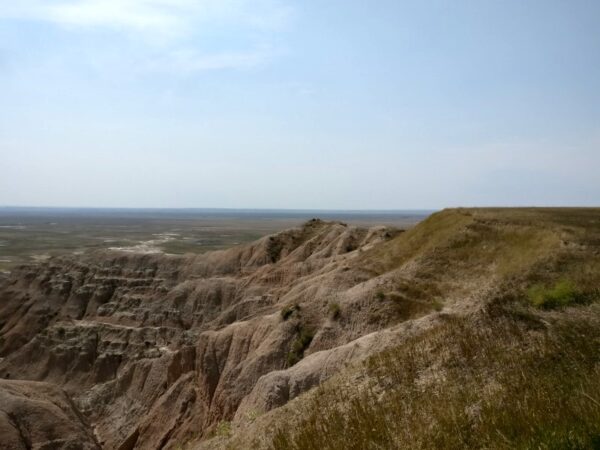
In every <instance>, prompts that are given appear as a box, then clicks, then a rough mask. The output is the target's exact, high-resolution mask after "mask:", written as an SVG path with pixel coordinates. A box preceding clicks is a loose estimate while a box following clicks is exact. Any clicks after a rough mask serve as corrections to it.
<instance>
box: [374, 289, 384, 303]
mask: <svg viewBox="0 0 600 450" xmlns="http://www.w3.org/2000/svg"><path fill="white" fill-rule="evenodd" d="M375 298H376V299H377V300H379V301H383V300H385V292H383V291H377V292H376V293H375Z"/></svg>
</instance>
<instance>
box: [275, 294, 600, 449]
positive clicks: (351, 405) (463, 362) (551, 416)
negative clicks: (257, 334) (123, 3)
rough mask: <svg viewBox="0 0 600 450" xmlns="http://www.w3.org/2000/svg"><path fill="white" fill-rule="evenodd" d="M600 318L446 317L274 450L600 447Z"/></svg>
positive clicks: (314, 404)
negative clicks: (439, 325) (361, 386)
mask: <svg viewBox="0 0 600 450" xmlns="http://www.w3.org/2000/svg"><path fill="white" fill-rule="evenodd" d="M599 318H600V310H599V309H598V305H594V306H592V307H587V308H586V309H585V310H584V311H583V310H582V311H581V314H577V315H574V316H553V317H551V318H546V322H547V325H543V324H542V323H541V322H538V321H533V322H531V321H526V322H525V321H515V320H514V319H513V318H512V316H507V315H505V314H504V313H503V314H501V315H498V314H497V313H491V312H486V313H485V314H483V315H482V316H481V317H479V318H478V319H477V320H476V321H473V320H469V319H464V318H463V319H456V318H453V317H448V318H447V320H446V321H445V323H444V325H443V326H441V327H439V328H436V329H435V330H434V331H432V332H431V333H428V334H426V335H423V336H419V337H418V338H415V339H412V340H411V341H410V342H409V343H408V344H407V345H404V346H402V347H398V348H395V349H393V350H390V351H386V352H383V353H381V354H379V355H377V356H375V357H373V358H371V359H370V360H369V361H368V363H367V365H366V367H365V371H366V373H368V375H369V377H370V378H369V379H370V382H369V383H368V384H367V385H365V386H364V387H363V389H362V390H360V391H357V390H355V389H353V388H352V387H351V386H350V387H349V386H346V385H339V384H337V383H335V382H331V383H327V384H325V385H324V386H322V387H321V388H319V390H318V391H317V393H316V394H315V395H314V396H313V398H312V400H311V402H309V403H307V404H305V405H304V407H303V408H304V409H303V410H302V411H301V413H300V416H301V417H302V419H301V420H300V421H299V423H297V424H295V425H294V426H293V427H287V426H280V428H279V430H278V432H277V433H276V435H275V438H274V440H273V442H272V448H274V449H281V450H283V449H294V450H300V449H306V450H309V449H310V450H313V449H314V450H317V449H319V450H321V449H332V450H333V449H340V448H344V449H381V448H385V449H396V448H398V449H400V448H523V449H525V448H543V449H546V448H547V449H551V448H557V449H558V448H581V449H584V448H598V446H599V445H600V368H599V367H600V366H599V364H600V352H599V350H598V349H599V348H600V320H599Z"/></svg>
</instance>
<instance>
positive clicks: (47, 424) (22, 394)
mask: <svg viewBox="0 0 600 450" xmlns="http://www.w3.org/2000/svg"><path fill="white" fill-rule="evenodd" d="M60 448H68V449H80V450H95V449H98V450H99V449H100V446H99V445H98V443H97V442H96V439H95V438H94V435H93V433H92V430H91V428H90V427H89V425H88V424H87V423H86V421H85V419H84V418H83V417H82V416H81V414H80V413H79V412H78V411H77V409H76V408H75V406H74V405H73V403H72V402H71V400H69V397H68V396H67V395H66V394H65V392H64V391H63V390H62V389H60V388H58V387H57V386H54V385H51V384H48V383H36V382H31V381H8V380H0V449H6V450H20V449H23V450H26V449H48V450H50V449H60Z"/></svg>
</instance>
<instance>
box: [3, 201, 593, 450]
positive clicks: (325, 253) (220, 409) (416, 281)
mask: <svg viewBox="0 0 600 450" xmlns="http://www.w3.org/2000/svg"><path fill="white" fill-rule="evenodd" d="M599 224H600V212H598V210H593V209H588V210H446V211H443V212H441V213H437V214H434V215H433V216H432V217H430V218H429V219H427V220H426V221H424V222H423V223H421V224H419V225H417V226H416V227H414V228H413V229H411V230H409V231H407V232H401V231H399V230H394V229H388V228H384V227H379V228H372V229H361V228H357V227H353V226H347V225H344V224H340V223H328V222H322V221H319V220H313V221H310V222H307V223H306V224H305V225H304V226H303V227H301V228H298V229H293V230H289V231H286V232H282V233H279V234H277V235H274V236H269V237H265V238H263V239H261V240H259V241H257V242H255V243H253V244H250V245H245V246H240V247H236V248H232V249H229V250H225V251H218V252H211V253H208V254H204V255H194V256H184V257H177V256H168V255H135V254H131V253H119V252H116V251H105V252H97V253H91V254H86V255H81V256H78V257H60V258H54V259H51V260H50V261H48V262H47V263H44V264H40V265H32V266H24V267H22V268H20V269H18V270H16V271H14V272H13V273H12V274H11V276H10V278H9V279H8V280H7V281H5V282H3V284H2V286H1V288H0V337H1V338H0V356H1V357H2V360H0V378H4V379H6V380H13V379H18V380H30V381H36V382H44V384H38V383H29V384H27V385H26V386H28V388H27V389H30V390H31V391H32V392H33V391H35V396H39V398H40V400H39V402H41V403H44V402H51V403H53V401H52V400H51V399H52V398H56V397H57V396H60V395H61V394H59V392H61V391H60V390H59V388H60V389H64V390H65V392H66V393H67V394H68V396H69V397H70V398H71V399H72V404H70V403H68V401H67V400H64V402H66V403H65V405H63V404H62V403H60V404H59V405H60V406H59V408H60V410H61V411H63V413H61V414H58V412H56V416H57V417H56V419H55V418H54V416H52V415H48V419H47V420H48V421H50V423H56V430H61V429H62V428H61V427H71V428H72V429H73V430H77V433H80V434H81V436H82V437H81V439H76V440H78V441H80V443H81V445H80V447H73V446H71V447H70V446H69V445H71V444H69V443H68V442H64V444H59V443H56V444H53V445H54V447H48V448H88V447H89V446H90V445H91V447H89V448H93V446H94V445H96V442H97V443H98V444H99V445H100V446H101V447H102V448H107V449H134V448H140V449H159V448H179V447H180V446H182V445H187V444H188V443H189V444H190V445H192V444H193V445H201V446H202V445H207V446H213V447H214V446H216V447H217V448H218V447H220V446H223V445H225V441H223V440H222V439H221V438H220V437H219V436H217V438H213V439H211V440H209V441H206V444H204V443H203V442H205V440H206V439H207V438H210V437H211V436H214V435H215V433H216V434H217V435H223V434H229V427H230V425H229V424H228V422H229V421H233V428H234V431H235V430H237V429H238V427H241V428H240V433H239V435H240V436H243V435H244V432H246V433H247V432H248V431H247V430H246V431H243V430H244V429H245V428H244V424H245V423H247V422H248V421H249V420H250V421H251V422H252V421H254V418H255V417H257V416H263V415H264V417H269V414H265V413H267V412H268V411H270V410H273V409H274V408H278V407H281V406H283V405H285V404H286V403H288V402H289V401H290V400H291V399H294V398H295V397H298V396H300V395H301V394H303V393H305V392H306V391H308V390H310V389H311V388H313V387H315V386H317V385H319V384H321V383H323V382H324V381H326V380H327V379H329V378H330V377H332V376H334V375H335V374H338V373H344V371H345V370H347V368H348V367H351V366H353V365H354V364H356V363H358V362H360V361H364V360H366V359H367V358H368V357H369V356H371V355H373V354H376V353H378V352H381V351H383V350H385V349H387V348H394V347H397V346H399V345H402V344H403V343H404V342H406V341H407V340H409V339H411V338H412V337H414V336H418V335H420V334H422V333H424V332H426V331H427V330H431V329H434V328H435V327H436V326H438V325H439V324H440V323H441V321H443V317H445V316H447V315H448V314H457V315H468V314H472V313H473V312H474V311H477V310H479V309H481V308H482V305H484V304H485V302H486V300H487V299H489V298H491V297H493V296H494V295H495V294H497V293H498V292H499V291H501V290H502V289H504V288H505V286H506V283H507V281H508V280H521V279H523V277H526V276H527V274H528V273H529V272H530V271H531V269H532V267H537V266H538V265H544V264H545V265H548V264H550V265H551V264H554V263H558V262H560V261H561V258H575V259H576V258H579V257H582V256H581V255H588V254H589V253H590V252H597V251H598V242H600V241H597V240H594V239H597V237H596V236H597V234H598V227H599ZM7 383H8V384H7ZM11 383H17V385H16V386H21V385H20V384H18V383H24V382H13V381H4V382H3V384H1V385H0V395H8V396H12V397H15V396H18V395H21V394H19V392H23V390H22V389H21V388H20V387H19V389H21V390H20V391H19V390H17V388H16V387H14V386H13V384H11ZM47 383H51V384H53V385H55V386H58V387H57V388H55V389H56V390H55V391H52V390H51V388H50V387H49V386H50V385H49V384H47ZM23 386H25V385H23ZM29 386H31V387H29ZM35 386H43V388H41V387H35ZM23 389H24V388H23ZM15 392H17V393H15ZM62 395H63V396H64V394H62ZM12 397H11V398H12ZM27 397H28V398H32V397H29V396H27ZM61 398H63V399H67V397H61ZM15 402H16V400H15ZM13 403H14V402H13ZM36 404H37V403H36ZM67 404H68V405H70V408H71V409H69V407H67V406H66V405H67ZM63 406H64V407H63ZM65 408H66V409H65ZM20 411H22V412H23V417H28V416H29V415H33V414H36V413H37V412H35V408H31V412H28V411H29V410H28V409H27V408H20ZM65 411H66V412H65ZM6 414H7V415H8V417H9V418H8V419H7V422H6V424H7V425H4V423H3V425H2V427H3V428H1V429H0V432H1V434H4V433H5V432H6V433H7V434H6V435H7V436H8V435H9V432H10V433H13V434H10V436H17V435H15V434H14V432H13V431H10V430H17V431H18V430H20V429H23V428H22V427H21V428H19V427H20V425H18V426H16V428H15V425H14V420H12V419H10V417H13V416H11V415H10V414H12V413H10V414H9V412H6ZM11 420H12V421H11ZM263 420H265V421H267V419H263ZM258 422H260V421H258ZM30 425H31V427H33V428H28V430H29V431H27V432H28V433H30V434H31V435H35V436H38V435H41V436H45V434H44V433H46V431H47V428H44V427H45V425H43V424H36V423H34V422H32V423H31V424H30ZM11 427H12V428H11ZM36 427H39V428H36ZM224 428H225V431H223V429H224ZM65 429H66V428H65ZM4 430H7V431H4ZM45 430H46V431H45ZM85 436H87V437H85ZM50 438H52V436H50V437H49V438H48V440H50ZM15 439H16V438H15ZM86 439H87V440H86ZM94 439H95V440H96V442H94ZM15 442H17V441H15ZM19 442H21V441H19ZM88 442H89V444H88ZM231 442H234V444H232V445H235V446H237V447H238V448H243V447H244V443H243V442H244V441H237V443H235V442H236V441H235V440H233V441H231ZM25 447H26V448H28V447H27V445H26V446H25ZM16 448H18V447H16Z"/></svg>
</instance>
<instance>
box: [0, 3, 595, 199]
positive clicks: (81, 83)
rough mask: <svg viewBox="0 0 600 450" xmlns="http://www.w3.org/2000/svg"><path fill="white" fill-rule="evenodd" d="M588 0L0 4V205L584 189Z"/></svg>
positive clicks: (590, 57) (586, 195)
mask: <svg viewBox="0 0 600 450" xmlns="http://www.w3.org/2000/svg"><path fill="white" fill-rule="evenodd" d="M599 23H600V2H598V1H597V0H588V1H584V0H560V1H559V0H527V1H523V0H503V1H500V0H498V1H494V0H454V1H433V0H415V1H404V0H389V1H388V0H376V1H374V0H371V1H366V0H365V1H359V0H326V1H323V0H319V1H317V0H302V1H292V0H254V1H249V0H19V1H12V0H0V205H5V206H9V205H10V206H74V207H84V206H85V207H153V208H154V207H173V208H182V207H185V208H192V207H206V208H210V207H214V208H290V209H297V208H300V209H438V208H443V207H451V206H475V205H478V206H488V205H489V206H511V205H514V206H524V205H537V206H547V205H564V206H590V205H591V206H600V26H599Z"/></svg>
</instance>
